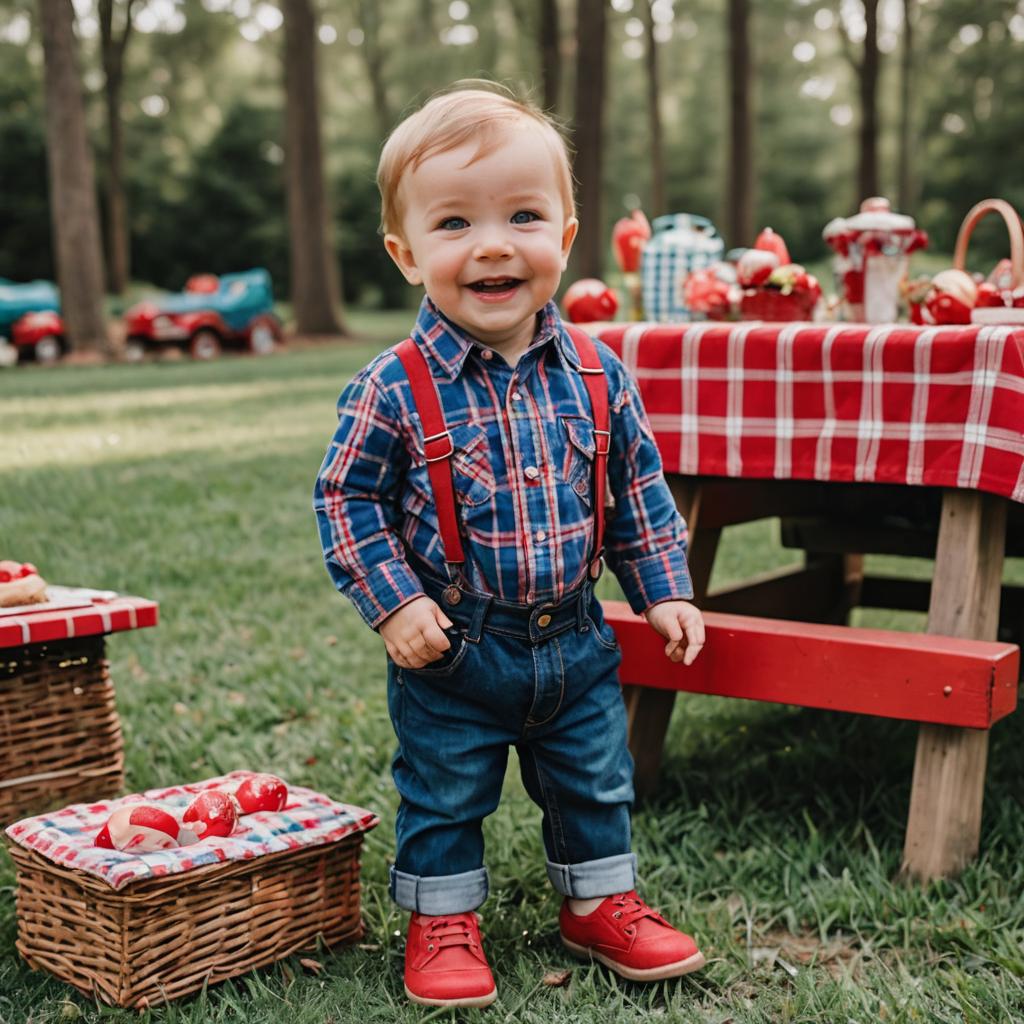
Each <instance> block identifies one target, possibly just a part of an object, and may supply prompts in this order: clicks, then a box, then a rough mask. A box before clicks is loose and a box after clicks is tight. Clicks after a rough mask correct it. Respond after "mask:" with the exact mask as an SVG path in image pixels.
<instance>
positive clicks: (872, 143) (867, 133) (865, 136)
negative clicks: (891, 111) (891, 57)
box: [837, 0, 880, 203]
mask: <svg viewBox="0 0 1024 1024" xmlns="http://www.w3.org/2000/svg"><path fill="white" fill-rule="evenodd" d="M863 7H864V45H863V48H862V52H861V57H860V60H858V59H857V58H856V56H855V55H854V52H853V43H852V40H851V38H850V31H849V28H848V26H847V24H846V22H845V21H844V20H843V13H842V8H840V15H839V19H838V21H837V24H838V26H839V33H840V36H841V38H842V41H843V49H844V52H845V53H846V56H847V59H848V60H849V61H850V63H851V64H852V66H853V69H854V71H855V72H856V73H857V95H858V98H859V100H860V129H859V131H858V140H859V145H858V155H857V202H858V203H859V202H860V201H861V200H862V199H867V198H868V197H869V196H877V195H878V193H879V191H880V187H879V184H878V72H879V64H880V61H879V50H878V0H863Z"/></svg>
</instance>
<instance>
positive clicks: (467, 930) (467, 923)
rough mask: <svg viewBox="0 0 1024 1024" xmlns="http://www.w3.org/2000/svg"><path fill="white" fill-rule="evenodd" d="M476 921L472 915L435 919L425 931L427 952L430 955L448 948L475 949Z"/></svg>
mask: <svg viewBox="0 0 1024 1024" xmlns="http://www.w3.org/2000/svg"><path fill="white" fill-rule="evenodd" d="M476 935H477V928H476V920H475V918H474V917H473V915H472V914H457V915H453V916H451V917H435V918H432V919H431V922H430V924H429V925H428V926H427V929H426V939H427V950H428V951H429V952H431V953H433V952H435V951H436V950H440V949H445V948H447V947H449V946H468V947H469V948H470V949H476V948H477V945H478V943H477V940H476Z"/></svg>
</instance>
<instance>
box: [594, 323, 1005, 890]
mask: <svg viewBox="0 0 1024 1024" xmlns="http://www.w3.org/2000/svg"><path fill="white" fill-rule="evenodd" d="M592 330H593V333H595V334H596V336H598V337H600V338H601V339H602V340H603V341H605V342H606V343H607V344H609V345H610V346H611V347H612V348H613V349H614V350H615V351H616V352H617V353H618V354H619V355H620V357H621V358H622V359H623V361H624V363H625V364H626V366H627V367H628V369H629V370H630V371H631V372H632V374H633V375H634V377H635V378H636V379H637V381H638V383H639V387H640V392H641V395H642V397H643V400H644V404H645V407H646V409H647V412H648V415H649V417H650V421H651V426H652V429H653V431H654V435H655V438H656V440H657V443H658V447H659V449H660V451H661V455H662V459H663V462H664V467H665V473H666V477H667V479H668V482H669V485H670V487H671V488H672V490H673V493H674V495H675V497H676V501H677V504H678V506H679V508H680V510H681V511H682V512H683V514H684V515H685V516H686V518H687V522H688V524H689V530H690V540H689V545H690V547H689V557H690V565H691V572H692V575H693V581H694V587H695V591H696V600H697V602H698V603H699V604H700V605H701V607H703V608H705V609H709V610H713V611H718V612H732V613H743V614H747V615H761V616H768V617H771V618H775V619H796V620H803V621H807V622H832V623H843V622H845V621H846V618H847V615H848V612H849V610H850V609H851V608H852V607H854V606H855V605H861V606H876V607H885V608H911V609H913V608H917V609H920V610H927V613H928V618H927V628H926V632H927V633H934V634H942V635H945V636H949V637H959V638H974V639H977V640H995V639H996V638H997V635H999V636H1000V637H1001V639H1006V640H1014V641H1015V642H1019V641H1020V636H1021V623H1022V614H1021V613H1022V610H1024V600H1022V597H1024V588H1014V587H1001V583H1002V568H1003V558H1004V554H1007V553H1008V554H1022V553H1024V330H1021V329H1019V328H1011V327H1002V326H992V327H990V326H984V327H983V326H968V327H912V326H902V325H875V326H869V325H864V324H806V323H803V324H801V323H786V324H764V323H735V324H715V323H694V324H674V325H665V324H661V325H654V324H603V325H596V326H595V327H594V328H592ZM776 516H777V517H780V518H781V520H782V531H783V542H784V543H785V544H786V545H787V546H791V547H795V548H800V549H802V550H803V551H804V552H805V556H804V564H803V565H802V566H800V567H798V568H796V569H787V570H783V571H779V572H775V573H769V574H766V575H764V576H761V577H759V578H757V579H754V580H750V581H745V582H743V583H741V584H738V585H736V586H732V587H729V588H727V589H724V590H720V591H718V592H710V591H709V586H708V584H709V580H710V577H711V571H712V568H713V566H714V561H715V555H716V551H717V549H718V545H719V540H720V538H721V534H722V529H723V528H724V527H726V526H729V525H733V524H737V523H743V522H748V521H752V520H755V519H761V518H764V517H776ZM868 553H890V554H902V555H921V556H924V557H934V559H935V569H934V576H933V579H932V581H931V583H930V584H929V583H928V582H927V581H920V580H918V581H915V580H908V579H902V578H891V577H877V576H868V575H865V573H864V570H863V555H864V554H868ZM1001 596H1002V602H1001V601H1000V598H1001ZM823 685H824V684H823ZM947 689H948V688H947ZM1014 697H1015V695H1014ZM674 698H675V693H674V692H673V691H672V690H671V689H649V688H646V687H639V686H635V687H630V688H628V690H627V693H626V701H627V707H628V711H629V717H630V726H631V738H630V742H631V748H632V750H633V753H634V758H635V760H636V766H637V777H636V778H637V789H638V791H639V792H640V793H645V792H651V791H652V790H653V789H654V787H655V785H656V776H657V771H658V764H659V761H660V756H661V749H662V745H663V741H664V736H665V730H666V728H667V726H668V719H669V716H670V714H671V711H672V706H673V703H674ZM987 750H988V731H987V729H984V728H980V729H979V728H963V727H960V726H955V725H939V724H932V723H928V722H924V724H922V725H921V726H920V729H919V735H918V741H917V753H916V760H915V766H914V778H913V784H912V788H911V799H910V810H909V816H908V824H907V833H906V840H905V847H904V862H903V869H904V871H905V872H906V873H907V874H908V875H910V876H913V877H919V878H932V877H939V876H944V875H948V874H950V873H952V872H954V871H956V870H958V869H959V868H961V867H962V866H963V865H964V864H965V863H966V862H967V861H969V860H970V859H972V858H973V857H974V856H975V855H976V853H977V849H978V839H979V833H980V826H981V807H982V793H983V788H984V777H985V763H986V756H987Z"/></svg>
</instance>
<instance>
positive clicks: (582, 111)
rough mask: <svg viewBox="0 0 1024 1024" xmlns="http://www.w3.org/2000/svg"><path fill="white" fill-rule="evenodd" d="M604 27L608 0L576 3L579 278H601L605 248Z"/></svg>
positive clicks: (576, 253)
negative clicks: (603, 193)
mask: <svg viewBox="0 0 1024 1024" xmlns="http://www.w3.org/2000/svg"><path fill="white" fill-rule="evenodd" d="M644 2H646V0H644ZM606 24H607V21H606V15H605V0H578V2H577V4H576V106H575V116H574V118H573V127H574V129H575V131H574V137H575V144H576V160H575V162H574V164H573V170H574V172H575V175H576V180H577V181H578V182H579V189H578V193H577V194H578V197H579V209H580V231H579V235H578V236H577V238H576V245H575V247H574V249H573V267H574V271H575V276H577V277H600V276H601V273H602V264H603V263H604V259H603V257H604V250H605V246H606V244H607V239H606V238H605V235H604V221H603V217H602V216H601V208H602V185H603V178H602V153H603V149H604V138H603V124H604V79H605V59H606V56H605V37H606Z"/></svg>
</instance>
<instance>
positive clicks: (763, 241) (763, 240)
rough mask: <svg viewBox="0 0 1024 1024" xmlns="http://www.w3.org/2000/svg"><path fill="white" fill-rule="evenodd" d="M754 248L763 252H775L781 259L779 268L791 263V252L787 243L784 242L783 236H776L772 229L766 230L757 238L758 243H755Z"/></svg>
mask: <svg viewBox="0 0 1024 1024" xmlns="http://www.w3.org/2000/svg"><path fill="white" fill-rule="evenodd" d="M754 248H755V249H759V250H761V251H762V252H773V253H775V255H776V256H778V258H779V266H785V265H786V264H787V263H789V250H788V249H787V248H786V243H785V241H783V238H782V235H779V234H776V232H774V231H772V229H771V228H765V229H764V230H763V231H762V232H761V234H759V235H758V236H757V241H756V242H754Z"/></svg>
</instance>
